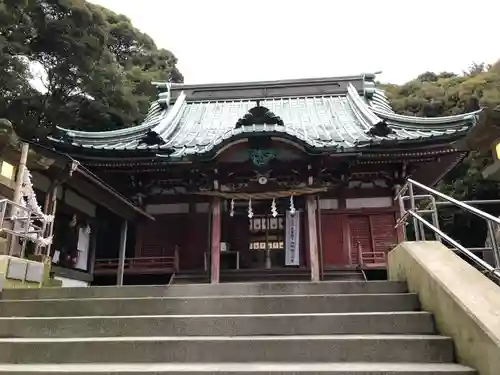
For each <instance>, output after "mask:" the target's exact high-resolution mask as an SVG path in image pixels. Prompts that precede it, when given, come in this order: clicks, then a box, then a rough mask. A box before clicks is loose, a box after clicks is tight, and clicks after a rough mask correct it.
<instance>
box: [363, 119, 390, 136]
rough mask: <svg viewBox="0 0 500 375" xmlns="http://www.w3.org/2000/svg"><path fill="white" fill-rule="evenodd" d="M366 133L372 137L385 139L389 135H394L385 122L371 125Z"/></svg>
mask: <svg viewBox="0 0 500 375" xmlns="http://www.w3.org/2000/svg"><path fill="white" fill-rule="evenodd" d="M367 133H368V134H370V135H372V136H374V137H387V136H388V135H389V134H394V130H393V129H392V128H391V127H389V125H387V123H386V122H385V121H380V122H378V123H376V124H375V125H373V126H372V127H371V128H370V130H368V132H367Z"/></svg>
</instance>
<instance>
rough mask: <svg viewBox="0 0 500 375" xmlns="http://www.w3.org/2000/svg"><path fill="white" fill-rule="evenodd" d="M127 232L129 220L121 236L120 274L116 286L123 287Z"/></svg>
mask: <svg viewBox="0 0 500 375" xmlns="http://www.w3.org/2000/svg"><path fill="white" fill-rule="evenodd" d="M127 230H128V222H127V220H124V221H123V225H122V231H121V234H120V250H119V251H120V253H119V257H118V273H117V275H116V285H118V286H122V285H123V275H124V273H125V257H126V251H127Z"/></svg>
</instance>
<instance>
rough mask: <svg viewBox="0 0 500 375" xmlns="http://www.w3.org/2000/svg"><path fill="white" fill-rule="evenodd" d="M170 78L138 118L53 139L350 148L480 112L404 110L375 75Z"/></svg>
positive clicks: (427, 134) (450, 130) (171, 147)
mask: <svg viewBox="0 0 500 375" xmlns="http://www.w3.org/2000/svg"><path fill="white" fill-rule="evenodd" d="M166 86H167V87H166V92H164V93H161V94H160V97H159V99H158V100H157V101H155V102H153V103H152V104H151V107H150V110H149V112H148V114H147V116H146V118H145V120H144V122H143V123H142V124H141V125H139V126H135V127H131V128H127V129H120V130H115V131H107V132H83V131H73V130H68V129H62V128H61V129H59V130H60V131H61V133H62V134H63V135H64V136H63V138H62V139H53V140H54V141H55V142H64V143H65V144H70V145H72V146H76V147H82V148H86V149H96V150H109V151H113V150H115V151H118V150H148V149H150V150H151V151H155V152H157V153H158V154H162V153H165V154H168V155H170V156H171V157H183V156H189V155H194V154H203V153H206V152H210V151H212V150H214V149H216V148H217V146H220V145H222V144H224V143H225V142H229V141H230V140H232V139H233V138H236V137H246V136H247V135H251V134H256V133H258V134H270V135H273V136H278V137H279V136H281V137H285V138H289V139H292V140H296V141H298V142H300V143H302V144H303V145H304V146H305V147H307V148H309V149H313V150H318V151H320V150H332V151H348V150H353V149H358V148H360V147H363V148H364V147H371V146H375V145H380V144H394V143H397V142H412V141H421V140H425V139H432V138H436V137H439V138H441V139H442V138H443V137H444V138H446V137H452V136H457V135H459V134H462V133H465V132H466V131H467V130H468V129H469V128H470V127H471V126H472V125H473V124H474V123H475V121H476V115H477V113H469V114H463V115H456V116H449V117H435V118H420V117H412V116H403V115H398V114H396V113H395V112H394V111H393V110H392V108H391V106H390V104H389V102H388V100H387V98H386V97H385V95H384V93H383V92H382V91H381V90H378V89H376V88H375V87H374V84H373V76H366V75H364V76H355V77H343V78H342V77H341V78H335V79H333V78H326V79H324V80H318V79H316V80H310V81H307V80H297V81H285V82H274V83H273V82H264V83H255V84H247V86H244V84H233V85H232V86H230V87H229V85H212V86H209V85H198V86H196V85H181V86H174V87H170V85H166ZM273 90H274V91H273ZM293 92H297V95H293ZM259 93H264V95H259ZM302 94H304V95H302ZM231 97H233V98H231ZM211 98H213V99H211Z"/></svg>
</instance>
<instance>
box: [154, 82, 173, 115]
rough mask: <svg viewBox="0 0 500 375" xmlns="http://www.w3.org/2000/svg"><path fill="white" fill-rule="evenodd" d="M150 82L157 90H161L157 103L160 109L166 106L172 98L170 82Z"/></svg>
mask: <svg viewBox="0 0 500 375" xmlns="http://www.w3.org/2000/svg"><path fill="white" fill-rule="evenodd" d="M151 84H152V85H153V86H156V88H157V89H158V90H161V92H160V93H159V94H158V100H157V102H158V104H160V106H161V108H162V109H166V108H168V105H169V104H170V99H171V98H172V95H171V89H172V82H151Z"/></svg>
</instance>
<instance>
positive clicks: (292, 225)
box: [285, 211, 300, 266]
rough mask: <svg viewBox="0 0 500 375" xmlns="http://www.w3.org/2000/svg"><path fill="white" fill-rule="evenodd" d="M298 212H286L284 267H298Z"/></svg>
mask: <svg viewBox="0 0 500 375" xmlns="http://www.w3.org/2000/svg"><path fill="white" fill-rule="evenodd" d="M299 244H300V212H298V211H295V214H294V215H292V214H291V212H290V211H287V212H286V220H285V265H287V266H298V265H300V251H299V250H300V249H299V248H300V245H299Z"/></svg>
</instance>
